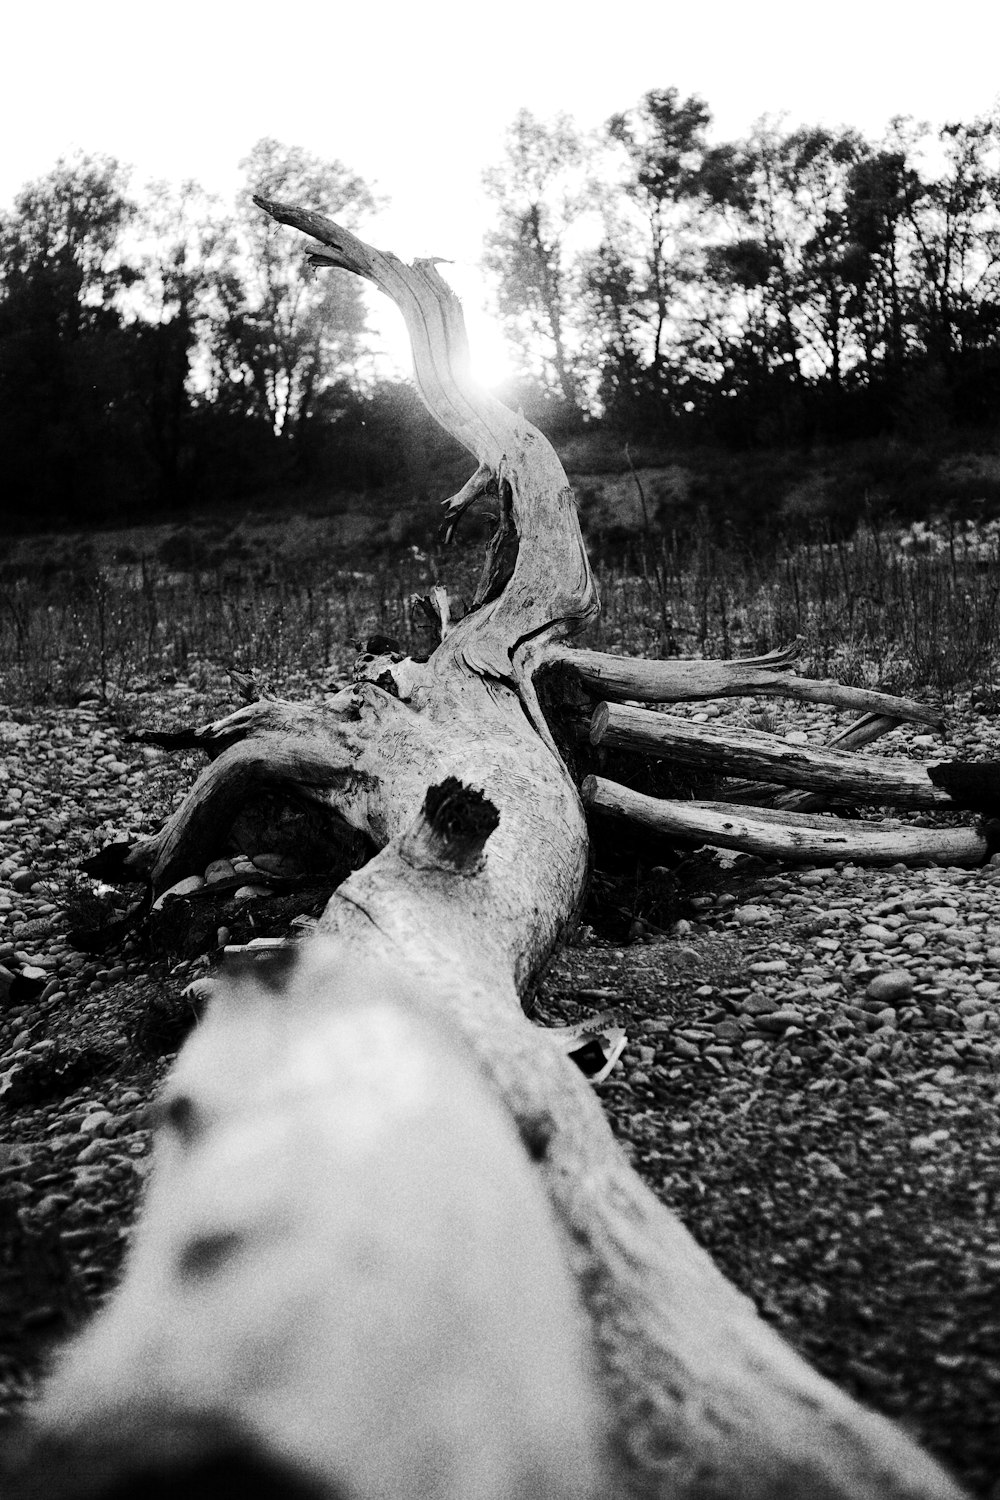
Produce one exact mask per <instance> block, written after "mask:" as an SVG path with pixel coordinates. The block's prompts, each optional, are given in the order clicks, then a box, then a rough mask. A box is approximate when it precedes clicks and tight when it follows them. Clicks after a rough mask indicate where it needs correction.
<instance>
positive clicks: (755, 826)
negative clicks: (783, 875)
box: [582, 776, 990, 867]
mask: <svg viewBox="0 0 1000 1500" xmlns="http://www.w3.org/2000/svg"><path fill="white" fill-rule="evenodd" d="M582 790H583V801H584V805H585V806H586V807H589V808H599V809H601V810H602V811H604V812H610V813H616V814H618V815H620V816H621V817H625V818H630V819H631V820H632V821H633V822H636V823H641V824H643V826H644V827H646V828H653V829H655V830H656V832H657V833H662V834H664V836H665V837H667V838H682V839H694V840H697V841H698V842H700V843H704V844H710V845H712V846H714V847H716V848H719V849H739V850H741V851H742V852H743V853H745V854H756V855H759V856H760V857H761V858H762V859H782V860H788V861H790V862H792V863H809V864H822V863H832V862H834V861H836V860H851V861H852V862H853V863H854V864H861V865H891V864H895V863H896V862H897V861H898V860H902V861H903V862H905V863H909V864H913V863H920V862H922V861H931V862H932V863H934V864H940V865H965V866H968V867H975V866H978V865H981V864H983V863H984V862H985V860H986V859H987V858H988V856H989V852H990V849H989V845H988V843H987V840H986V839H985V838H984V837H983V835H982V834H981V833H980V832H979V830H978V829H976V828H908V827H903V826H899V825H898V824H897V825H896V826H894V827H891V828H886V827H884V826H880V825H879V824H875V823H854V822H847V821H845V820H844V819H843V818H833V817H824V816H822V815H821V814H809V813H795V812H790V811H789V812H785V811H780V810H778V809H772V808H754V809H753V811H752V812H750V811H747V812H745V813H744V812H741V811H740V810H739V809H737V808H734V807H733V806H732V805H731V804H730V803H727V802H680V801H675V800H672V799H669V798H658V797H647V796H646V795H645V794H644V793H642V792H636V791H633V790H632V789H631V788H630V787H625V786H620V785H619V784H618V783H616V782H613V781H608V780H606V779H605V778H603V777H600V776H588V777H587V778H586V780H585V781H584V783H583V789H582Z"/></svg>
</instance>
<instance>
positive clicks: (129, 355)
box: [0, 88, 1000, 539]
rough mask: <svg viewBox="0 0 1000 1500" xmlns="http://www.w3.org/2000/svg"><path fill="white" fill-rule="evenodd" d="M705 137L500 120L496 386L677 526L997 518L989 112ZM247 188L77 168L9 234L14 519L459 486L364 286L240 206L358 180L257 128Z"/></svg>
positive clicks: (700, 106)
mask: <svg viewBox="0 0 1000 1500" xmlns="http://www.w3.org/2000/svg"><path fill="white" fill-rule="evenodd" d="M710 126H711V114H710V110H709V107H708V105H707V104H706V103H705V101H703V100H702V99H701V98H699V97H697V96H694V95H692V96H690V97H681V95H680V94H679V92H678V91H677V90H676V89H672V88H664V89H660V90H653V91H650V92H648V93H647V94H646V95H644V96H643V98H642V99H641V100H640V101H639V103H638V104H637V105H635V106H633V107H631V108H626V109H624V110H623V112H622V113H620V114H616V115H614V116H612V117H611V118H610V119H608V120H606V121H605V122H604V123H603V124H601V125H599V126H597V127H595V128H593V129H590V130H586V131H585V130H582V129H580V128H578V127H577V126H576V125H575V124H574V123H573V121H572V120H571V119H569V118H568V117H567V116H558V117H555V118H553V119H551V120H548V121H543V120H540V119H538V118H536V117H535V116H533V115H532V114H530V113H529V112H528V111H525V110H522V111H521V112H520V113H519V114H518V115H517V116H516V118H515V119H514V121H513V122H512V124H511V126H510V128H509V130H508V133H507V138H506V148H505V152H504V155H503V158H502V160H500V161H499V162H497V163H496V164H495V165H494V166H492V167H491V168H489V169H488V170H487V171H486V172H485V173H484V186H485V190H486V193H487V195H488V198H489V200H490V201H491V203H492V205H493V208H494V218H493V223H492V226H491V229H490V231H489V233H488V235H487V238H486V242H485V244H484V247H483V260H482V264H483V269H484V273H485V276H486V279H487V281H488V283H489V285H490V287H491V288H492V291H493V295H494V297H495V310H496V315H497V317H498V319H499V320H500V322H501V323H502V326H503V329H504V331H505V334H506V337H507V340H508V344H509V348H510V352H511V364H512V368H513V369H515V371H516V377H515V378H514V379H513V380H512V381H511V382H509V383H508V385H507V387H505V388H503V389H500V390H499V391H498V394H499V395H500V396H501V397H502V398H503V399H505V400H507V401H508V402H510V403H512V404H514V405H516V406H521V407H523V409H524V411H525V413H526V414H527V415H528V416H529V417H530V418H531V419H532V420H534V421H535V422H537V423H538V424H539V425H541V426H542V428H543V429H544V430H545V431H546V433H547V434H548V435H549V436H550V437H552V438H553V440H554V441H555V442H556V445H557V447H558V448H559V449H560V452H562V453H564V454H565V456H566V458H567V461H568V462H567V467H568V468H569V469H570V471H571V473H572V472H573V471H574V470H575V471H576V472H577V473H580V472H583V473H601V472H608V471H616V470H625V471H626V472H627V471H629V470H630V469H633V468H634V469H635V470H637V471H640V472H641V471H643V470H644V468H645V469H648V468H649V466H651V465H652V466H654V467H656V466H659V467H660V468H661V469H662V468H663V467H664V466H666V467H667V468H670V467H671V466H672V471H673V474H674V478H675V482H673V483H672V484H671V485H668V486H667V487H666V489H664V488H663V487H662V486H661V488H660V489H659V490H658V491H656V493H655V494H654V495H653V497H652V498H653V500H654V501H655V510H656V516H655V518H656V519H657V520H659V521H660V522H664V520H665V518H666V517H667V512H669V524H670V526H671V528H672V529H673V530H674V531H675V532H679V533H680V534H684V533H685V532H686V531H690V530H692V529H695V530H696V529H697V528H698V527H699V526H703V525H704V518H705V515H706V514H707V513H708V512H709V510H710V512H711V518H712V522H711V523H712V526H713V527H714V528H725V529H726V531H727V532H728V534H729V535H730V536H732V535H734V534H745V535H746V536H748V537H749V536H755V537H759V536H760V534H761V529H762V528H764V530H767V528H769V527H772V526H777V525H780V526H782V527H783V528H785V529H786V530H787V527H788V525H789V524H793V525H798V526H803V527H805V528H807V529H809V528H812V529H815V528H816V526H817V525H818V526H820V527H821V528H825V529H827V530H830V529H832V530H833V531H835V532H838V533H840V534H847V533H848V532H849V531H850V530H851V529H852V528H853V527H854V526H855V525H856V524H857V522H858V521H859V520H861V519H866V518H867V519H873V518H874V519H876V520H878V519H879V518H881V517H882V516H884V515H889V514H891V515H892V516H893V518H896V519H901V520H903V521H910V520H914V519H918V518H924V517H927V516H928V515H930V514H931V513H932V512H933V513H934V514H937V515H940V514H941V513H942V512H954V513H960V514H963V515H966V516H967V515H970V514H972V515H974V517H975V519H977V520H984V519H988V518H989V517H990V516H992V515H993V514H994V512H995V511H996V509H997V508H998V502H1000V462H993V463H991V462H989V461H988V460H986V459H983V458H982V455H983V454H984V453H986V454H989V453H992V452H993V450H994V448H995V444H996V435H997V411H998V406H1000V402H998V398H1000V337H998V333H1000V115H998V114H997V113H995V112H994V113H993V114H990V115H985V116H979V117H976V118H973V119H971V120H968V121H966V122H952V123H949V124H946V125H944V126H943V127H940V128H931V127H930V126H927V125H921V124H918V123H916V122H914V121H912V120H906V119H896V120H893V121H892V122H891V123H890V124H889V126H888V127H887V129H886V131H885V133H884V135H883V136H882V138H880V139H879V140H870V139H867V138H865V137H864V136H863V135H862V134H861V133H860V132H858V131H855V130H852V129H849V128H843V129H839V130H832V129H830V128H827V127H822V128H821V127H817V128H804V127H799V128H795V129H789V128H786V127H785V126H783V125H782V123H781V122H780V121H779V120H775V119H770V118H769V119H764V120H762V121H761V122H759V123H758V125H757V126H756V127H755V128H754V129H753V131H752V132H751V133H750V134H749V135H748V136H747V137H746V138H744V139H739V140H733V141H729V142H722V143H716V144H710V143H709V135H710ZM242 169H243V173H244V180H245V187H244V189H243V191H242V192H241V193H240V195H239V198H238V200H237V203H236V205H235V208H234V209H233V210H232V211H227V210H225V209H224V208H223V207H222V205H220V203H219V202H218V201H217V200H214V199H212V198H210V197H209V196H208V195H206V194H205V193H203V192H202V191H201V190H200V189H199V187H198V186H197V184H195V183H186V184H184V185H182V186H181V187H173V186H171V185H168V184H164V183H159V184H152V185H149V186H147V187H145V188H144V189H142V190H140V191H136V190H135V189H134V188H133V186H132V184H131V183H130V181H129V174H128V172H127V171H126V169H125V168H123V167H122V166H121V165H120V164H119V163H118V162H117V161H115V160H113V159H111V158H108V157H96V156H90V157H88V156H84V155H77V156H75V157H73V158H71V159H64V160H60V161H58V162H57V163H56V164H55V165H54V167H53V168H52V170H51V171H50V172H49V173H48V174H47V175H45V176H44V177H43V178H41V179H40V180H38V181H35V182H32V183H29V184H27V185H26V186H25V187H24V188H23V189H22V190H21V191H20V192H19V193H18V195H17V196H16V198H15V201H14V204H13V208H12V209H11V210H9V211H7V212H5V213H3V214H2V215H0V442H2V445H3V451H4V455H5V470H6V478H5V485H4V490H5V495H6V499H5V501H4V502H3V504H2V507H0V514H2V524H3V526H4V528H5V529H6V530H7V531H36V532H37V531H38V530H39V529H51V528H78V527H90V526H94V525H103V524H117V525H134V524H138V523H139V522H142V523H147V522H148V521H150V520H151V519H157V518H159V519H164V520H169V521H173V522H178V521H184V520H185V519H187V518H189V517H191V516H193V515H195V514H197V515H199V516H203V515H204V514H205V513H207V512H210V511H216V512H218V511H220V510H224V509H226V508H230V509H231V508H232V507H233V506H234V505H239V506H245V505H249V504H252V505H257V506H268V505H270V504H272V503H274V504H275V505H276V504H277V503H278V502H281V503H282V504H285V505H287V504H288V503H291V504H293V505H296V506H298V507H300V508H302V507H305V508H308V507H310V506H313V507H319V508H320V509H325V510H330V509H332V510H337V509H341V508H343V509H349V508H350V507H351V506H355V507H356V506H358V505H359V504H362V505H364V506H365V507H367V508H368V509H369V510H371V509H372V508H374V509H375V510H379V509H381V508H384V510H385V512H386V514H387V515H388V514H391V513H394V512H395V511H397V510H398V508H399V507H400V506H401V505H407V506H412V505H413V504H414V503H415V502H416V503H418V504H419V502H420V501H421V500H426V499H427V498H428V497H429V496H433V497H434V498H440V497H441V495H443V494H444V493H447V488H448V484H449V482H450V480H451V478H452V476H453V475H454V477H455V478H456V480H458V481H460V480H461V478H463V477H464V467H465V461H464V460H463V459H462V458H461V456H460V455H459V453H458V452H457V450H455V449H454V448H453V447H452V445H451V443H450V440H449V439H447V438H446V437H445V436H444V435H443V434H441V432H440V430H439V429H438V428H437V427H436V426H435V424H433V423H432V422H431V420H430V418H429V417H428V416H427V415H426V414H425V412H424V410H423V408H422V406H421V404H420V402H419V399H418V398H417V396H416V393H415V390H414V389H413V387H412V385H411V384H410V383H409V381H408V380H406V379H403V378H398V379H397V378H386V376H385V373H384V364H380V363H379V361H378V360H377V359H375V358H374V356H373V345H372V342H371V339H370V337H369V335H368V332H367V330H366V306H365V302H364V300H363V298H362V295H361V293H360V291H359V290H358V287H357V284H356V283H355V282H353V281H352V280H351V279H350V278H348V277H346V276H345V275H343V274H342V273H338V272H322V273H319V274H316V273H313V272H311V271H309V270H308V268H307V267H306V266H305V264H304V257H303V250H302V245H301V241H300V238H299V237H298V236H295V235H294V234H292V233H291V231H287V230H284V231H283V230H275V229H274V228H273V227H272V226H271V225H270V224H269V222H268V221H266V220H265V218H264V216H263V215H262V214H261V213H260V212H259V210H257V209H256V208H255V207H254V205H253V203H252V193H253V192H262V193H264V194H266V195H268V196H271V197H275V198H278V199H284V200H291V201H296V202H300V203H306V204H308V205H310V206H312V207H314V208H318V209H320V210H321V211H323V212H325V213H327V214H329V215H330V216H331V217H334V218H337V219H339V220H340V221H341V222H344V223H346V224H348V225H349V226H352V227H356V228H358V229H360V230H362V231H363V229H364V225H365V219H366V215H370V214H371V213H372V211H373V209H374V208H375V206H376V204H375V196H374V194H373V192H372V191H371V189H370V188H369V186H368V185H367V184H366V183H365V182H364V181H363V180H362V179H361V178H360V177H359V176H357V175H356V174H355V173H354V172H353V171H352V170H351V169H350V167H349V166H347V165H345V164H344V163H342V162H339V161H323V160H320V159H318V158H317V157H315V156H313V155H311V154H309V153H308V152H306V151H304V150H301V149H298V148H295V147H290V146H286V145H283V144H281V143H279V142H278V141H276V140H273V139H264V140H261V141H259V142H258V143H257V144H256V145H255V146H254V147H253V149H252V150H251V151H250V153H249V155H248V156H247V158H246V159H245V161H244V162H243V163H242ZM441 249H442V252H446V250H447V247H446V246H443V247H441ZM972 452H976V453H979V454H980V456H981V457H980V460H979V461H977V462H974V463H970V462H969V461H968V455H969V454H970V453H972ZM678 475H681V476H682V478H681V479H680V480H678V479H677V476H678ZM640 489H641V486H640ZM646 519H647V520H648V519H649V515H648V513H647V517H646ZM611 529H613V528H611ZM397 539H398V538H397Z"/></svg>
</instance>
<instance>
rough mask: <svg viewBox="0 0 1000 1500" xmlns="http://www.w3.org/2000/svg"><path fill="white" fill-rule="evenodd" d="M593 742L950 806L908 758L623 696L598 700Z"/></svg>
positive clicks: (715, 767)
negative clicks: (684, 714) (855, 750)
mask: <svg viewBox="0 0 1000 1500" xmlns="http://www.w3.org/2000/svg"><path fill="white" fill-rule="evenodd" d="M590 739H591V743H592V744H594V745H607V746H608V747H609V748H612V749H619V750H635V751H639V752H641V753H642V754H644V755H655V756H658V757H660V758H661V759H670V760H672V761H676V762H677V764H678V765H682V766H690V767H693V768H694V769H696V770H710V771H715V772H718V773H722V774H725V773H726V772H730V771H731V772H737V773H742V774H744V775H751V776H759V777H765V776H766V778H767V779H768V780H769V781H776V782H779V783H781V784H782V785H784V786H794V787H804V788H806V789H808V790H810V791H827V792H830V791H835V792H837V793H838V794H839V795H841V796H846V797H853V798H857V799H859V800H861V801H866V802H891V803H894V804H896V805H898V806H900V807H941V808H944V807H952V806H954V804H953V802H952V799H951V797H949V795H948V793H947V792H945V791H943V790H942V789H941V788H940V787H936V786H935V785H934V783H933V782H932V781H931V779H930V776H929V775H928V774H927V771H926V770H925V769H924V768H923V767H922V766H917V765H914V764H913V763H912V762H910V761H904V760H890V759H889V758H888V757H884V758H879V759H876V758H875V757H873V756H861V755H854V754H851V753H850V752H849V751H836V750H822V749H814V748H812V747H807V746H805V745H789V744H785V743H783V742H782V741H780V740H777V739H775V737H774V736H773V735H770V734H763V733H761V732H760V731H759V730H756V729H738V728H727V729H716V728H714V727H713V726H710V725H708V724H692V723H690V722H689V721H687V720H685V719H681V718H678V717H677V716H676V715H675V714H669V713H653V712H651V711H650V710H649V709H644V708H632V707H630V706H628V705H626V704H622V703H599V704H598V706H597V708H596V709H595V710H594V713H593V717H592V719H591V729H590Z"/></svg>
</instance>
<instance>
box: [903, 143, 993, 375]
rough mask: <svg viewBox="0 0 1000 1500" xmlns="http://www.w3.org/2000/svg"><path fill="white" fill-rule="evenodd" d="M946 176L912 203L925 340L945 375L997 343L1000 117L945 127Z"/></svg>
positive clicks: (934, 181)
mask: <svg viewBox="0 0 1000 1500" xmlns="http://www.w3.org/2000/svg"><path fill="white" fill-rule="evenodd" d="M938 142H939V145H940V147H941V148H942V151H943V155H944V169H943V171H942V172H941V173H940V174H939V175H938V176H937V177H935V178H932V179H931V180H929V181H926V182H924V183H923V184H922V191H920V192H914V193H912V194H910V195H909V196H908V198H907V200H906V215H907V220H908V223H909V226H910V229H911V231H912V235H913V240H914V258H915V261H916V266H917V271H918V276H919V283H920V292H919V297H918V307H919V315H920V325H921V334H922V337H923V341H924V345H925V348H926V349H927V352H928V354H929V355H930V356H931V357H932V358H934V359H937V360H940V361H941V362H942V364H943V365H944V366H945V367H949V366H952V365H954V363H955V361H956V359H957V358H959V357H960V356H961V355H962V354H963V353H965V352H968V351H969V350H971V349H973V348H976V347H977V346H979V345H980V344H981V343H982V341H983V332H984V328H985V330H987V331H986V338H987V340H988V341H990V342H991V341H992V338H993V336H994V331H995V319H994V316H993V315H994V313H995V309H996V304H997V298H998V295H1000V217H998V209H1000V116H998V117H995V118H989V117H983V118H979V119H974V120H971V121H969V122H968V123H965V124H962V123H956V124H949V125H945V126H944V127H943V128H942V129H941V130H940V132H939V133H938Z"/></svg>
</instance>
